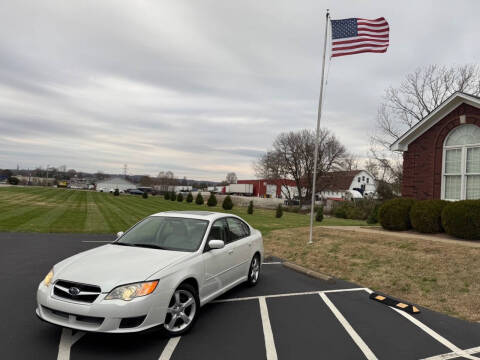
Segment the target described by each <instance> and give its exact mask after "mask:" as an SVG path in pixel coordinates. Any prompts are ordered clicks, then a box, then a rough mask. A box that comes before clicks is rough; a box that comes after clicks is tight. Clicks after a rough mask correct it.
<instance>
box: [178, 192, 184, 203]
mask: <svg viewBox="0 0 480 360" xmlns="http://www.w3.org/2000/svg"><path fill="white" fill-rule="evenodd" d="M177 201H178V202H182V201H183V194H182V193H179V194H178V196H177Z"/></svg>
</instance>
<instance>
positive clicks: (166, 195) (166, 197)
mask: <svg viewBox="0 0 480 360" xmlns="http://www.w3.org/2000/svg"><path fill="white" fill-rule="evenodd" d="M163 197H164V199H165V200H170V192H168V191H167V192H166V193H165V194H164V195H163Z"/></svg>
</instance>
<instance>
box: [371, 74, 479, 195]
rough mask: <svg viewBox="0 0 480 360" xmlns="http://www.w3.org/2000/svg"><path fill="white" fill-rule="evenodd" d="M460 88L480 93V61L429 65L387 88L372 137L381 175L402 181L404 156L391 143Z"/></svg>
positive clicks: (470, 92)
mask: <svg viewBox="0 0 480 360" xmlns="http://www.w3.org/2000/svg"><path fill="white" fill-rule="evenodd" d="M456 91H462V92H466V93H469V94H472V95H476V96H478V95H480V67H479V66H478V65H463V66H451V67H447V66H438V65H429V66H426V67H423V68H418V69H416V70H415V71H414V72H412V73H410V74H408V75H407V76H406V77H405V79H404V81H403V82H402V83H401V84H400V86H398V87H396V88H394V87H390V88H388V89H386V90H385V96H384V100H383V102H382V103H381V104H380V106H379V108H378V112H377V119H376V126H375V130H374V133H373V134H372V136H371V138H370V154H371V156H372V159H373V161H374V162H375V163H376V167H377V170H378V176H380V178H379V179H381V180H382V181H387V182H390V183H394V184H396V185H397V186H398V185H399V183H400V180H401V174H402V171H401V170H402V165H401V163H402V157H401V155H400V154H398V153H393V152H392V151H390V145H391V144H392V143H393V142H395V141H396V140H398V139H399V138H400V136H401V135H402V134H403V133H405V132H406V131H407V130H408V129H409V128H411V127H412V126H414V125H415V124H417V123H418V122H419V121H421V120H422V119H423V118H425V117H426V116H427V115H428V114H430V113H431V112H432V111H433V110H435V109H436V108H437V107H438V106H439V105H440V104H441V103H442V102H444V101H445V100H446V99H447V98H448V97H449V96H450V95H452V94H453V93H455V92H456ZM371 165H372V164H371Z"/></svg>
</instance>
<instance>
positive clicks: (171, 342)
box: [158, 336, 181, 360]
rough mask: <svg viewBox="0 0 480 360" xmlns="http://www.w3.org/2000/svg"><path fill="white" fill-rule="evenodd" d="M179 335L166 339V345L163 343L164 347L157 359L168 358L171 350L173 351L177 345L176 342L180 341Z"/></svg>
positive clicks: (168, 359) (166, 359)
mask: <svg viewBox="0 0 480 360" xmlns="http://www.w3.org/2000/svg"><path fill="white" fill-rule="evenodd" d="M180 338H181V336H177V337H174V338H170V340H168V343H167V345H165V349H163V351H162V353H161V354H160V357H159V358H158V360H170V358H171V357H172V355H173V352H174V351H175V348H176V347H177V345H178V342H179V341H180Z"/></svg>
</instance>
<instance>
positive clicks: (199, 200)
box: [195, 193, 203, 205]
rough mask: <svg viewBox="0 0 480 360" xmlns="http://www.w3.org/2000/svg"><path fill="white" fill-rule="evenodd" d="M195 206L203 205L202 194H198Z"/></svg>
mask: <svg viewBox="0 0 480 360" xmlns="http://www.w3.org/2000/svg"><path fill="white" fill-rule="evenodd" d="M195 204H197V205H203V196H202V194H200V193H198V195H197V198H196V199H195Z"/></svg>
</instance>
